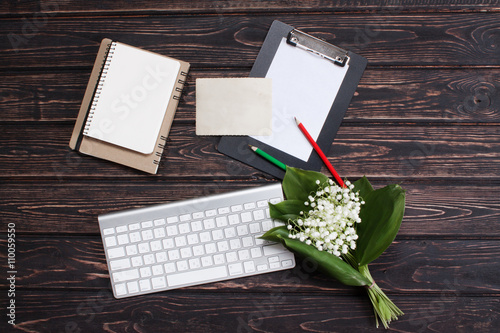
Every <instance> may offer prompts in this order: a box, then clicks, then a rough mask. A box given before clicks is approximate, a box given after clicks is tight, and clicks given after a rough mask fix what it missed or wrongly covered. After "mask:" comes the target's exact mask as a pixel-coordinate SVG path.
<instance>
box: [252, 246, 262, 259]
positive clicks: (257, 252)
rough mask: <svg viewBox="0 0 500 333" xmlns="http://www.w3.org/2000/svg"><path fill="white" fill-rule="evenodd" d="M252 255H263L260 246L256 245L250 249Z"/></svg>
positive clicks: (258, 256)
mask: <svg viewBox="0 0 500 333" xmlns="http://www.w3.org/2000/svg"><path fill="white" fill-rule="evenodd" d="M250 256H251V257H252V258H260V257H262V250H261V249H260V247H254V248H252V249H251V250H250Z"/></svg>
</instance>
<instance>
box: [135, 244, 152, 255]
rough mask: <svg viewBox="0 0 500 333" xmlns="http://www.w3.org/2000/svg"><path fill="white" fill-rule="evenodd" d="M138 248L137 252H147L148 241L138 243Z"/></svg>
mask: <svg viewBox="0 0 500 333" xmlns="http://www.w3.org/2000/svg"><path fill="white" fill-rule="evenodd" d="M138 248H139V253H147V252H149V243H140V244H139V246H138Z"/></svg>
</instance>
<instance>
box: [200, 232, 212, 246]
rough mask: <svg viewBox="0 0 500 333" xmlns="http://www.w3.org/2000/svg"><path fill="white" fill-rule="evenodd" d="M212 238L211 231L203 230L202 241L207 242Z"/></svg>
mask: <svg viewBox="0 0 500 333" xmlns="http://www.w3.org/2000/svg"><path fill="white" fill-rule="evenodd" d="M211 240H212V238H211V237H210V233H209V232H208V231H205V232H202V233H201V234H200V241H201V242H202V243H206V242H209V241H211Z"/></svg>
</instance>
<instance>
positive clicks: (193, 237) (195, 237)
mask: <svg viewBox="0 0 500 333" xmlns="http://www.w3.org/2000/svg"><path fill="white" fill-rule="evenodd" d="M187 241H188V244H189V245H193V244H198V235H197V234H189V235H188V236H187Z"/></svg>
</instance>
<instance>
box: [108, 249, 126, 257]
mask: <svg viewBox="0 0 500 333" xmlns="http://www.w3.org/2000/svg"><path fill="white" fill-rule="evenodd" d="M123 256H125V251H124V249H123V247H117V248H114V249H109V250H108V257H109V258H110V259H114V258H120V257H123Z"/></svg>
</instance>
